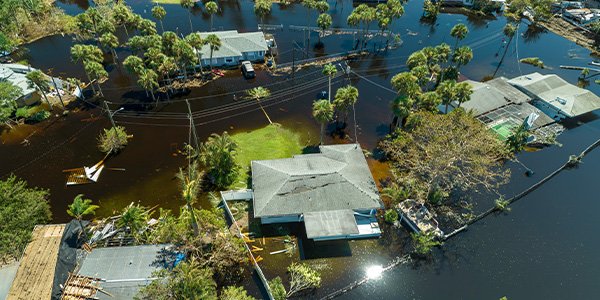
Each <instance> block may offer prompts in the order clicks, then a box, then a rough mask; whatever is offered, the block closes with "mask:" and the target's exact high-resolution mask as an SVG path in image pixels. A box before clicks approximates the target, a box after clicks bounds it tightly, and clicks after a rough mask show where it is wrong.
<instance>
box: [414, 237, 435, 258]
mask: <svg viewBox="0 0 600 300" xmlns="http://www.w3.org/2000/svg"><path fill="white" fill-rule="evenodd" d="M410 237H411V238H412V245H413V248H414V252H415V253H416V254H418V255H421V256H426V255H428V254H429V253H431V250H433V247H434V246H437V245H439V244H440V242H439V241H436V240H435V236H434V235H433V232H428V233H417V232H412V233H411V234H410Z"/></svg>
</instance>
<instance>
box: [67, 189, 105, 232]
mask: <svg viewBox="0 0 600 300" xmlns="http://www.w3.org/2000/svg"><path fill="white" fill-rule="evenodd" d="M90 203H92V200H90V199H83V194H79V195H77V196H75V198H74V199H73V204H71V205H69V209H67V213H68V214H69V216H71V217H73V218H75V219H77V221H79V226H81V231H83V235H84V236H85V239H86V240H87V239H88V236H87V233H86V232H85V229H84V228H83V223H81V219H82V218H83V216H85V215H94V214H96V212H95V210H96V209H97V208H98V207H100V206H98V205H91V204H90Z"/></svg>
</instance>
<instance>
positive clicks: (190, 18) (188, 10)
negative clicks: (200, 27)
mask: <svg viewBox="0 0 600 300" xmlns="http://www.w3.org/2000/svg"><path fill="white" fill-rule="evenodd" d="M187 12H188V19H189V20H190V29H191V30H192V32H194V28H193V27H192V17H190V8H189V7H188V8H187Z"/></svg>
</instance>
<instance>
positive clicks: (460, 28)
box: [450, 23, 469, 52]
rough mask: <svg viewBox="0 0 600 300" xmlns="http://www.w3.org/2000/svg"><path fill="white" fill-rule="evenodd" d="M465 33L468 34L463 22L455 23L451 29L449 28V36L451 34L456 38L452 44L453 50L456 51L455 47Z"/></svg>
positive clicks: (465, 35)
mask: <svg viewBox="0 0 600 300" xmlns="http://www.w3.org/2000/svg"><path fill="white" fill-rule="evenodd" d="M467 34H469V29H468V28H467V25H465V24H463V23H459V24H456V25H454V27H452V30H450V36H452V37H453V38H456V43H455V44H454V51H455V52H456V47H458V41H460V40H462V39H464V38H465V37H467Z"/></svg>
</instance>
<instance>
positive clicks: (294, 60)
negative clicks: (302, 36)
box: [292, 41, 296, 95]
mask: <svg viewBox="0 0 600 300" xmlns="http://www.w3.org/2000/svg"><path fill="white" fill-rule="evenodd" d="M295 43H296V41H292V86H294V75H295V74H296V46H295V45H294V44H295ZM292 95H293V93H292Z"/></svg>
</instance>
